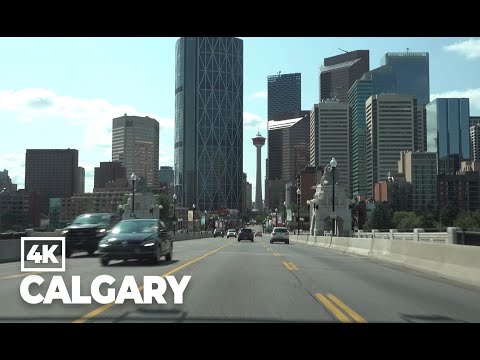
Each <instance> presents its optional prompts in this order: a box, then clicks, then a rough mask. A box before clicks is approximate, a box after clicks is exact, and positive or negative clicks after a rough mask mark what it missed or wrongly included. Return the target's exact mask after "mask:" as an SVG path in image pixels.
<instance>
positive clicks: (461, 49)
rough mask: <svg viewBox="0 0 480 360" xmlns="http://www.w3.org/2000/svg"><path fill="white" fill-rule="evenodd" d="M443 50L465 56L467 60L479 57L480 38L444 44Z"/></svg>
mask: <svg viewBox="0 0 480 360" xmlns="http://www.w3.org/2000/svg"><path fill="white" fill-rule="evenodd" d="M443 50H445V51H449V52H455V53H457V54H459V55H462V56H465V57H466V58H467V59H469V60H471V59H476V58H480V39H469V40H465V41H458V42H456V43H454V44H451V45H446V46H444V47H443Z"/></svg>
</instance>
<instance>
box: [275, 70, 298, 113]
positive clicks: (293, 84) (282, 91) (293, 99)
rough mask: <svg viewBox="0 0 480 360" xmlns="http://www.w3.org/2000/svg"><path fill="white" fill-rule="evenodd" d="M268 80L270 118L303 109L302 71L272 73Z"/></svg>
mask: <svg viewBox="0 0 480 360" xmlns="http://www.w3.org/2000/svg"><path fill="white" fill-rule="evenodd" d="M267 81H268V94H267V96H268V109H267V113H268V120H274V119H275V118H276V117H277V116H278V115H281V114H284V113H287V112H292V111H300V110H301V109H302V75H301V74H300V73H293V74H281V73H278V74H277V75H270V76H268V78H267Z"/></svg>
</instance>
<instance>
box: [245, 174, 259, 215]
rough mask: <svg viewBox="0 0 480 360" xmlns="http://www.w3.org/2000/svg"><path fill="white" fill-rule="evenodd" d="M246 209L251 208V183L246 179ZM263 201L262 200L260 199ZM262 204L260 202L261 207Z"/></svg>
mask: <svg viewBox="0 0 480 360" xmlns="http://www.w3.org/2000/svg"><path fill="white" fill-rule="evenodd" d="M246 193H247V195H246V209H247V211H248V210H252V184H251V183H249V182H248V181H247V191H246ZM262 202H263V200H262ZM262 205H263V204H260V206H261V207H262ZM262 208H263V207H262Z"/></svg>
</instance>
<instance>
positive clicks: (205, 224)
mask: <svg viewBox="0 0 480 360" xmlns="http://www.w3.org/2000/svg"><path fill="white" fill-rule="evenodd" d="M203 214H204V216H203V218H204V220H203V222H204V224H203V227H204V229H203V231H205V232H207V209H205V210H204V211H203Z"/></svg>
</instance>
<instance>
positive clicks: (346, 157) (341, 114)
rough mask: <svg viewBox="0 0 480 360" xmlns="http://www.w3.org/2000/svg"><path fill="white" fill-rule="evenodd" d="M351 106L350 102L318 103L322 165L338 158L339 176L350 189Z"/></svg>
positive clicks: (320, 158) (319, 150)
mask: <svg viewBox="0 0 480 360" xmlns="http://www.w3.org/2000/svg"><path fill="white" fill-rule="evenodd" d="M349 127H350V106H349V104H348V103H339V102H321V103H320V104H318V159H319V165H320V166H323V167H325V166H327V165H328V164H330V160H332V158H335V160H337V170H336V171H337V172H338V176H340V177H341V178H342V184H344V185H345V187H346V188H347V189H350V155H351V152H350V129H349Z"/></svg>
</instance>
